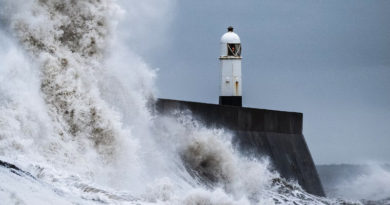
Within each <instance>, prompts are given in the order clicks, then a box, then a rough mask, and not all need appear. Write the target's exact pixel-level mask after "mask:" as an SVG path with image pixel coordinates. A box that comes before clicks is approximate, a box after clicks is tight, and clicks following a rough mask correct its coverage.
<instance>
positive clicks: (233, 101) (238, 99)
mask: <svg viewBox="0 0 390 205" xmlns="http://www.w3.org/2000/svg"><path fill="white" fill-rule="evenodd" d="M219 104H220V105H231V106H238V107H242V96H219Z"/></svg>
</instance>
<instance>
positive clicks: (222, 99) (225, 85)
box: [219, 26, 242, 106]
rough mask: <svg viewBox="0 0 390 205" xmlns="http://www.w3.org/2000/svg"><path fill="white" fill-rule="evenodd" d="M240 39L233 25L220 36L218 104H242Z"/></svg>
mask: <svg viewBox="0 0 390 205" xmlns="http://www.w3.org/2000/svg"><path fill="white" fill-rule="evenodd" d="M241 59H242V57H241V41H240V37H239V36H238V35H237V34H236V33H234V29H233V27H231V26H230V27H229V28H228V32H227V33H225V34H224V35H223V36H222V37H221V55H220V57H219V61H220V66H221V84H220V86H221V94H220V96H219V104H220V105H231V106H242V80H241Z"/></svg>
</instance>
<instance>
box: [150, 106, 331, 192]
mask: <svg viewBox="0 0 390 205" xmlns="http://www.w3.org/2000/svg"><path fill="white" fill-rule="evenodd" d="M156 110H157V111H158V112H160V113H162V114H170V113H172V112H173V111H175V110H183V111H184V110H189V111H191V112H192V115H193V116H194V118H195V119H197V120H199V121H201V122H202V123H203V124H204V125H206V126H208V127H216V128H225V129H226V130H229V131H231V132H232V133H233V134H234V139H233V143H234V144H235V145H237V146H238V147H239V149H240V151H241V152H242V153H244V154H247V155H251V156H254V157H263V156H268V157H269V158H270V159H271V161H272V165H273V168H274V169H276V170H277V171H278V172H279V173H280V175H281V176H282V177H284V178H286V179H292V180H296V181H297V182H298V183H299V184H300V185H301V186H302V188H303V189H305V190H306V191H307V192H308V193H311V194H315V195H318V196H325V193H324V191H323V188H322V185H321V181H320V178H319V176H318V173H317V170H316V167H315V165H314V162H313V159H312V157H311V154H310V151H309V148H308V147H307V144H306V141H305V138H304V136H303V134H302V123H303V115H302V113H296V112H283V111H274V110H265V109H254V108H245V107H236V106H226V105H216V104H207V103H197V102H187V101H178V100H170V99H158V100H157V102H156Z"/></svg>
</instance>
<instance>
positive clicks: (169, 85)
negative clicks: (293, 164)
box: [141, 0, 390, 164]
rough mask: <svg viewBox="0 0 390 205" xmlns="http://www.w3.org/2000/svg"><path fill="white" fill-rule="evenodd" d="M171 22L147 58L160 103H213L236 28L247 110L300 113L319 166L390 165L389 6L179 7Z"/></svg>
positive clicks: (217, 2) (271, 1) (258, 2)
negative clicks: (226, 36)
mask: <svg viewBox="0 0 390 205" xmlns="http://www.w3.org/2000/svg"><path fill="white" fill-rule="evenodd" d="M170 15H172V17H173V20H172V21H171V24H170V27H169V30H168V32H167V34H168V35H166V37H165V39H164V41H166V43H165V44H164V46H161V47H159V49H155V50H147V51H146V50H145V51H144V52H143V54H142V55H143V57H144V58H145V59H146V61H147V62H148V63H149V64H150V65H151V66H152V67H156V68H159V69H160V71H159V74H158V81H157V84H158V90H159V97H162V98H173V99H180V100H190V101H199V102H208V103H217V102H218V95H219V87H218V85H219V72H220V70H219V64H218V63H219V62H218V55H219V39H220V37H221V35H222V34H223V33H224V32H225V31H226V27H228V26H229V25H232V26H234V27H235V31H236V32H237V33H238V34H239V35H240V37H241V41H242V45H243V63H242V66H243V71H242V72H243V103H244V106H247V107H255V108H266V109H276V110H286V111H297V112H302V113H303V114H304V134H305V137H306V141H307V143H308V146H309V148H310V150H311V152H312V156H313V158H314V160H315V162H316V163H317V164H326V163H364V162H367V161H376V162H390V1H389V0H243V1H237V0H224V1H222V0H212V1H210V0H197V1H178V2H177V3H176V5H175V8H174V9H173V10H172V11H171V14H170ZM160 20H161V21H162V22H163V21H165V19H160ZM141 50H142V49H141Z"/></svg>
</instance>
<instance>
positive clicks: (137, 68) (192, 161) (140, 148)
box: [0, 0, 338, 205]
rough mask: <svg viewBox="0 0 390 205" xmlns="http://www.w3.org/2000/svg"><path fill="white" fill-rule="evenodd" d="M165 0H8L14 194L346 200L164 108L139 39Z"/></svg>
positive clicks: (145, 200)
mask: <svg viewBox="0 0 390 205" xmlns="http://www.w3.org/2000/svg"><path fill="white" fill-rule="evenodd" d="M129 2H130V3H129ZM166 3H167V2H166ZM164 5H165V6H161V5H160V4H159V3H157V5H156V4H155V3H154V2H152V1H142V2H141V3H139V2H138V3H137V2H136V1H123V2H121V1H118V2H117V1H113V0H96V1H91V0H78V1H74V0H32V1H22V0H1V1H0V6H1V7H0V8H1V10H0V14H1V17H0V19H1V21H2V24H1V29H2V30H1V33H0V37H1V38H0V44H1V48H2V49H1V50H0V160H1V161H4V162H8V163H11V164H14V165H16V166H17V167H19V168H20V170H14V171H13V172H11V171H9V170H7V169H5V168H4V167H0V198H1V199H2V200H3V202H4V204H99V203H100V204H207V205H208V204H280V203H282V204H294V203H295V204H331V203H338V201H337V200H331V199H325V198H319V197H315V196H312V195H310V194H307V193H305V192H304V191H303V190H302V189H301V188H300V187H299V186H298V185H297V184H296V183H295V182H288V181H286V180H284V179H281V178H280V177H279V175H278V173H275V172H272V171H270V169H269V166H270V165H269V163H270V162H268V160H267V159H249V158H247V157H245V156H241V155H240V154H239V153H238V152H237V151H236V150H235V149H234V147H233V146H232V144H231V137H232V136H231V134H230V133H228V132H226V131H225V130H221V129H208V128H205V127H204V126H203V125H202V124H200V123H199V122H197V121H195V120H193V119H192V117H191V114H190V113H175V117H165V116H158V115H157V114H156V113H155V112H154V110H153V106H152V105H153V102H154V100H155V99H154V96H155V93H156V90H157V88H156V87H155V85H154V82H155V78H156V76H157V74H156V71H155V70H153V69H151V68H149V67H148V65H147V63H145V62H144V61H143V60H142V58H141V57H140V56H139V54H138V53H137V52H135V51H136V49H134V48H133V47H132V44H131V43H132V42H133V41H135V40H137V41H139V40H140V39H143V38H145V37H146V36H149V35H144V34H145V32H146V29H144V27H143V24H146V25H148V26H150V25H151V24H153V23H152V22H153V21H154V19H158V18H160V17H162V16H165V15H166V12H167V11H169V10H170V9H172V6H174V5H171V4H170V3H168V4H164ZM134 8H136V9H134ZM150 10H151V11H152V12H149V14H150V13H152V14H155V15H157V16H153V15H150V16H148V15H145V14H143V13H147V12H146V11H150ZM137 11H138V12H137ZM141 11H142V12H141ZM144 11H145V12H144ZM153 11H158V12H157V13H154V12H153ZM131 12H133V13H131ZM143 15H145V16H143ZM121 22H122V23H121ZM123 22H126V23H127V24H126V25H124V24H123ZM153 25H154V24H153ZM125 26H127V27H128V28H129V29H128V28H124V27H125ZM132 28H134V33H132V30H131V29H132ZM164 31H165V28H164V25H160V27H157V29H156V31H150V32H161V36H164V35H163V33H164ZM150 36H152V35H150ZM134 45H135V47H137V46H139V43H138V44H137V43H134ZM146 47H147V46H146ZM144 51H145V50H144ZM15 173H16V174H15ZM3 202H1V203H3Z"/></svg>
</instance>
